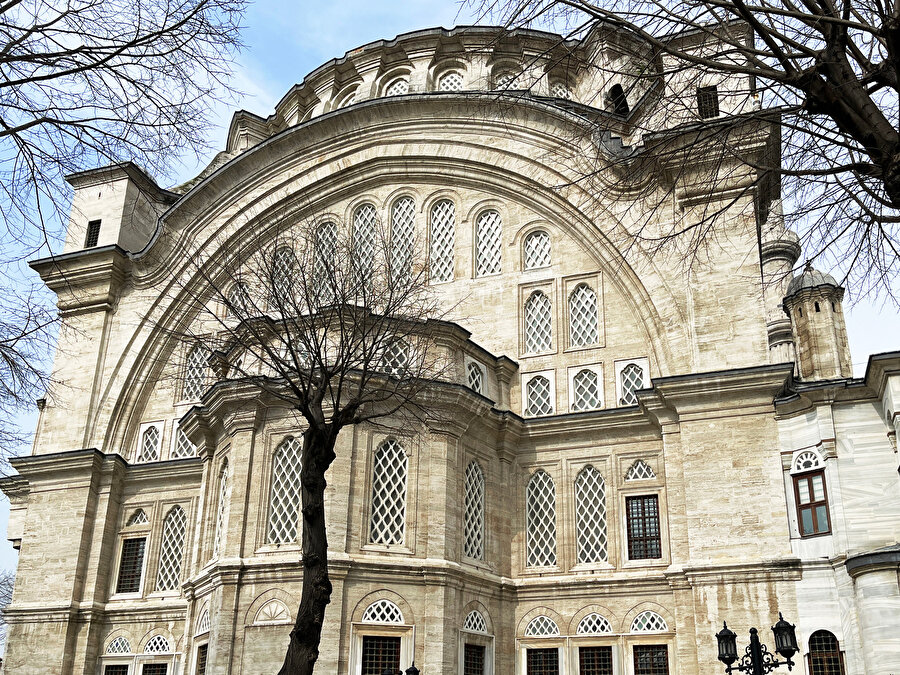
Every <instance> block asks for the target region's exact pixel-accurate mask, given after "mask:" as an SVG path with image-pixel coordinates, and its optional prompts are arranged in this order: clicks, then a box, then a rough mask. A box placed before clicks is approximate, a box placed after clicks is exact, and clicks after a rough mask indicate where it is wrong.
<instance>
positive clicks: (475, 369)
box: [466, 361, 484, 394]
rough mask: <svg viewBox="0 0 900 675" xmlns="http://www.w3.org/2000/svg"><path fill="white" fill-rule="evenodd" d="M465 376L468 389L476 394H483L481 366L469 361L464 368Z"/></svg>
mask: <svg viewBox="0 0 900 675" xmlns="http://www.w3.org/2000/svg"><path fill="white" fill-rule="evenodd" d="M466 375H467V379H468V384H469V389H471V390H472V391H474V392H475V393H477V394H482V393H484V371H482V370H481V366H479V365H478V364H477V363H472V362H471V361H470V362H469V364H468V365H467V366H466Z"/></svg>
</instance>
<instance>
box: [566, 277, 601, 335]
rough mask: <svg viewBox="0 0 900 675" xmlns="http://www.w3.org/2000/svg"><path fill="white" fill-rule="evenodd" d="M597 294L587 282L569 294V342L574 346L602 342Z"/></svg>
mask: <svg viewBox="0 0 900 675" xmlns="http://www.w3.org/2000/svg"><path fill="white" fill-rule="evenodd" d="M599 334H600V331H599V327H598V319H597V294H596V293H594V289H593V288H591V287H590V286H588V285H587V284H578V285H577V286H576V287H575V290H574V291H572V293H571V295H569V343H570V344H571V345H572V346H573V347H584V346H585V345H595V344H597V343H598V342H600V337H599Z"/></svg>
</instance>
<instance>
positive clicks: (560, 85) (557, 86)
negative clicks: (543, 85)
mask: <svg viewBox="0 0 900 675" xmlns="http://www.w3.org/2000/svg"><path fill="white" fill-rule="evenodd" d="M550 95H551V96H553V97H554V98H572V92H570V91H569V88H568V87H567V86H566V83H565V82H559V81H556V82H554V83H553V84H551V85H550Z"/></svg>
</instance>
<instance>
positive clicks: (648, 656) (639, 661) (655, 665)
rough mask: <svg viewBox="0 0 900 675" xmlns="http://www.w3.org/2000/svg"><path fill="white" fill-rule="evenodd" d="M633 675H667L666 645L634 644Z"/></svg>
mask: <svg viewBox="0 0 900 675" xmlns="http://www.w3.org/2000/svg"><path fill="white" fill-rule="evenodd" d="M634 675H669V648H668V647H666V645H635V646H634Z"/></svg>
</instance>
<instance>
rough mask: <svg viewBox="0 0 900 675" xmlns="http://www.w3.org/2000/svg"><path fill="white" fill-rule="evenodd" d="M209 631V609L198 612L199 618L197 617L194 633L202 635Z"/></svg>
mask: <svg viewBox="0 0 900 675" xmlns="http://www.w3.org/2000/svg"><path fill="white" fill-rule="evenodd" d="M208 632H209V609H204V610H203V611H202V612H200V618H199V619H197V631H196V632H195V633H194V635H203V634H204V633H208Z"/></svg>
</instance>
